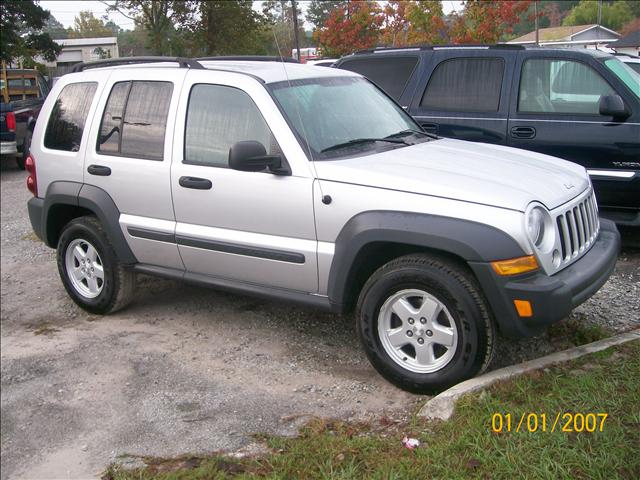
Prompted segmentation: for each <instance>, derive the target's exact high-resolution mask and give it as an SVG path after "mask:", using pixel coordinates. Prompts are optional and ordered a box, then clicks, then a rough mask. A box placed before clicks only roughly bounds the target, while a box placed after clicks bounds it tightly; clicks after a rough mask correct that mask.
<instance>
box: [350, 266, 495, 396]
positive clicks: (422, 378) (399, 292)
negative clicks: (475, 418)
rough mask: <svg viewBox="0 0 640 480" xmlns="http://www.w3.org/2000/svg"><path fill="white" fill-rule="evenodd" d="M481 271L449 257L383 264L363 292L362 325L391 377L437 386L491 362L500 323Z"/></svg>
mask: <svg viewBox="0 0 640 480" xmlns="http://www.w3.org/2000/svg"><path fill="white" fill-rule="evenodd" d="M479 292H480V289H479V287H478V285H477V283H476V281H475V278H474V277H473V276H472V275H471V274H470V273H468V272H466V271H465V270H464V269H463V268H461V267H459V266H457V265H455V264H454V263H452V262H450V261H448V260H447V259H444V258H440V257H437V256H431V255H408V256H405V257H400V258H397V259H395V260H392V261H391V262H389V263H387V264H386V265H384V266H382V267H381V268H379V269H378V270H377V271H376V272H375V273H374V274H373V275H372V276H371V278H369V280H368V281H367V282H366V284H365V286H364V287H363V289H362V292H361V294H360V297H359V299H358V308H357V330H358V334H359V336H360V340H361V341H362V344H363V346H364V348H365V351H366V353H367V356H368V357H369V360H370V361H371V363H372V364H373V366H374V367H375V369H376V370H377V371H378V372H379V373H380V374H381V375H382V376H384V377H385V378H386V379H387V380H389V381H390V382H392V383H394V384H395V385H397V386H398V387H400V388H403V389H405V390H409V391H412V392H415V393H434V392H438V391H440V390H443V389H445V388H448V387H450V386H451V385H454V384H456V383H458V382H460V381H462V380H465V379H467V378H470V377H472V376H474V375H476V374H477V373H478V372H480V371H482V370H484V369H486V367H487V366H488V365H489V363H490V361H491V357H492V354H493V347H494V344H495V328H494V324H493V321H492V320H491V318H490V316H489V313H488V309H487V307H486V305H485V302H484V300H483V298H482V296H481V294H480V293H479Z"/></svg>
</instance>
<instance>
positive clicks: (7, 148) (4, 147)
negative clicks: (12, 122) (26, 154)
mask: <svg viewBox="0 0 640 480" xmlns="http://www.w3.org/2000/svg"><path fill="white" fill-rule="evenodd" d="M16 153H18V147H16V142H15V140H14V141H13V142H0V155H15V154H16Z"/></svg>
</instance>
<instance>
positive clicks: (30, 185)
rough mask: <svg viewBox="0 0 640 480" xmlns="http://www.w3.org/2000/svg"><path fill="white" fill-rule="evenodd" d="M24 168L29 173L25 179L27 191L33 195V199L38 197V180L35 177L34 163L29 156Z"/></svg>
mask: <svg viewBox="0 0 640 480" xmlns="http://www.w3.org/2000/svg"><path fill="white" fill-rule="evenodd" d="M24 168H25V170H26V171H27V172H29V176H28V177H27V189H28V190H29V191H30V192H31V193H33V196H34V197H37V196H38V179H37V177H36V161H35V159H34V158H33V156H32V155H31V154H29V156H28V157H27V159H26V160H25V161H24Z"/></svg>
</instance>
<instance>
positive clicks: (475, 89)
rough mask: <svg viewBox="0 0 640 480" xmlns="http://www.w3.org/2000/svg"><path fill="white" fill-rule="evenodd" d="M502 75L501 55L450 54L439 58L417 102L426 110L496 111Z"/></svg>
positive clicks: (502, 63)
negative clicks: (419, 100) (470, 56)
mask: <svg viewBox="0 0 640 480" xmlns="http://www.w3.org/2000/svg"><path fill="white" fill-rule="evenodd" d="M503 75H504V60H503V59H502V58H452V59H449V60H445V61H443V62H440V63H439V64H438V66H437V67H436V69H435V71H434V72H433V74H432V75H431V78H430V79H429V84H428V85H427V88H426V90H425V92H424V95H423V97H422V101H421V102H420V105H421V106H422V107H424V108H426V109H428V110H446V111H454V112H497V111H498V109H499V107H500V90H501V88H502V77H503Z"/></svg>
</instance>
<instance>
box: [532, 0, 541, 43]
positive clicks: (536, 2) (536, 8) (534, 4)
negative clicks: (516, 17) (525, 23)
mask: <svg viewBox="0 0 640 480" xmlns="http://www.w3.org/2000/svg"><path fill="white" fill-rule="evenodd" d="M533 14H534V16H535V19H536V20H535V22H536V47H539V46H540V36H539V32H538V0H535V2H533Z"/></svg>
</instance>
